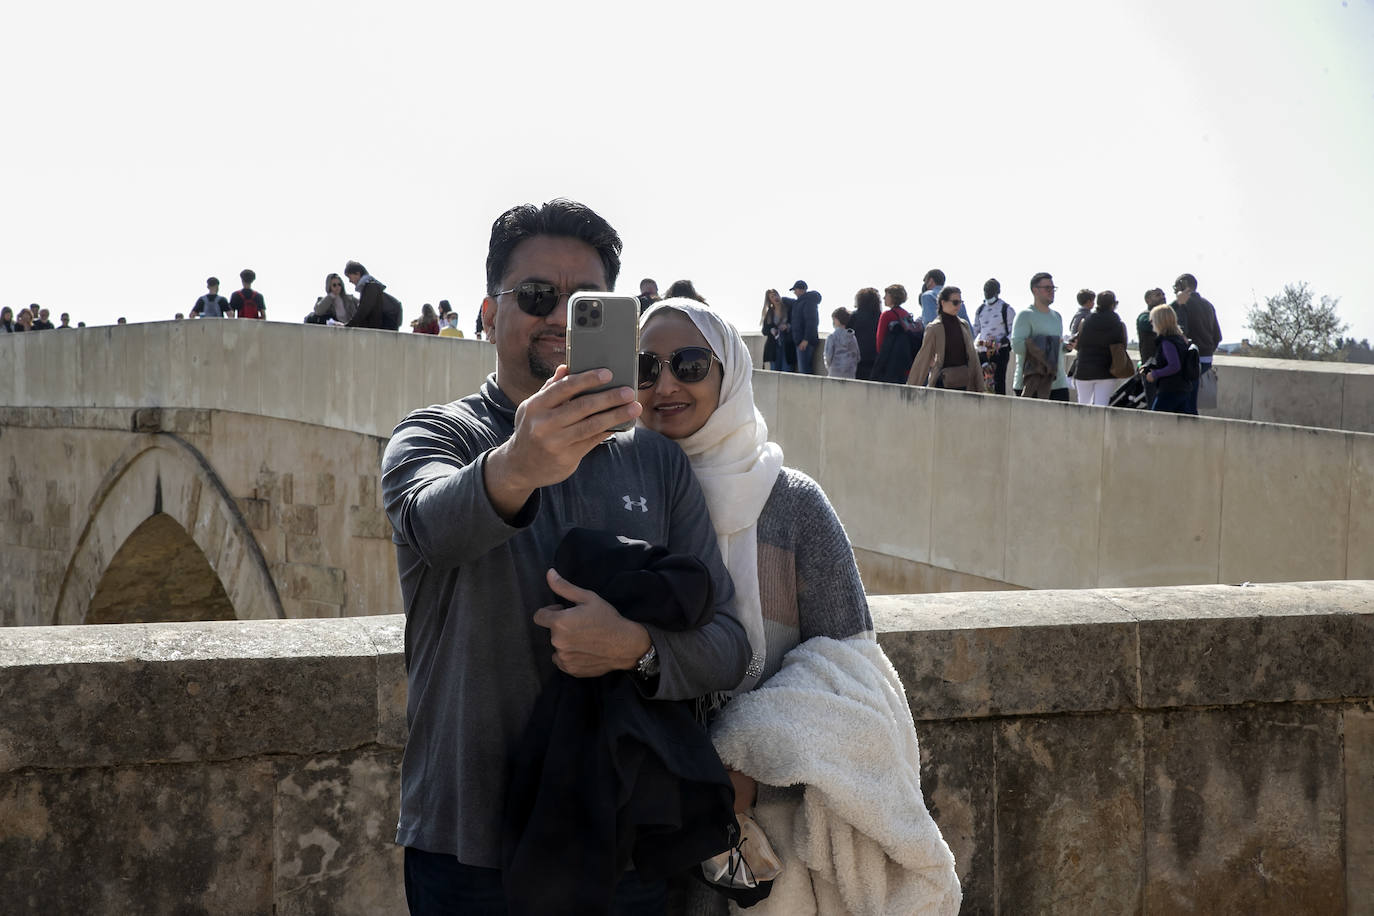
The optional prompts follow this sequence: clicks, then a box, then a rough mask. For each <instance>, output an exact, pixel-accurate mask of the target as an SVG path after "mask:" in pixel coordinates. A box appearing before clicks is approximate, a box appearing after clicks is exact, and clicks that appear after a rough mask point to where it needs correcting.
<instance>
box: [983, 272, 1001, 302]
mask: <svg viewBox="0 0 1374 916" xmlns="http://www.w3.org/2000/svg"><path fill="white" fill-rule="evenodd" d="M1000 295H1002V284H1001V283H998V282H997V278H996V277H992V278H990V279H989V280H988V282H986V283H984V284H983V298H984V299H992V298H995V297H997V296H1000Z"/></svg>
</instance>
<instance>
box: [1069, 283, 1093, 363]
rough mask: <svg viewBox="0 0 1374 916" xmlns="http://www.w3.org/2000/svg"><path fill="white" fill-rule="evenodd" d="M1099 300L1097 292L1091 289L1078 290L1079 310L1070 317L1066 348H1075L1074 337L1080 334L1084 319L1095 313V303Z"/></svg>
mask: <svg viewBox="0 0 1374 916" xmlns="http://www.w3.org/2000/svg"><path fill="white" fill-rule="evenodd" d="M1096 301H1097V293H1095V292H1093V291H1092V290H1090V289H1080V290H1079V291H1078V311H1076V312H1074V313H1073V317H1072V318H1070V319H1069V342H1068V343H1067V344H1066V345H1065V347H1064V349H1065V350H1070V351H1072V350H1073V348H1074V338H1076V337H1077V336H1078V328H1079V327H1080V326H1081V325H1082V324H1083V320H1084V319H1085V318H1087V317H1088V316H1089V315H1091V314H1092V313H1093V303H1095V302H1096Z"/></svg>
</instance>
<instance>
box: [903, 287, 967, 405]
mask: <svg viewBox="0 0 1374 916" xmlns="http://www.w3.org/2000/svg"><path fill="white" fill-rule="evenodd" d="M963 304H964V296H963V293H961V292H959V287H957V286H946V287H945V288H944V289H942V290H940V314H939V316H937V318H936V320H935V321H932V322H931V323H930V324H929V325H928V326H927V327H926V332H925V337H924V338H923V339H922V340H921V352H919V353H917V354H916V361H915V362H914V363H912V364H911V374H910V375H908V376H907V379H906V381H907V384H908V385H930V386H933V387H935V388H952V389H954V390H957V391H983V390H984V388H983V366H982V363H980V362H979V360H978V350H977V348H976V347H974V345H973V332H972V331H970V330H969V327H968V325H967V324H965V323H964V322H963V321H962V320H960V318H959V309H960V307H961V306H963Z"/></svg>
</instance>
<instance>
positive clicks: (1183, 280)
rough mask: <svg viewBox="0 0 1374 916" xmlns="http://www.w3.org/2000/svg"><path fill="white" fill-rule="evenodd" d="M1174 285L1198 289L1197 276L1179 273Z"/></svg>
mask: <svg viewBox="0 0 1374 916" xmlns="http://www.w3.org/2000/svg"><path fill="white" fill-rule="evenodd" d="M1174 286H1184V287H1187V288H1188V289H1191V290H1196V289H1197V277H1195V276H1193V275H1192V274H1179V275H1178V279H1177V280H1175V281H1174Z"/></svg>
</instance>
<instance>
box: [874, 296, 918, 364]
mask: <svg viewBox="0 0 1374 916" xmlns="http://www.w3.org/2000/svg"><path fill="white" fill-rule="evenodd" d="M905 303H906V287H905V286H903V285H902V284H900V283H894V284H892V285H891V286H889V287H888V288H887V289H885V290H883V305H884V306H885V307H886V308H887V311H885V312H883V314H882V316H881V317H879V319H878V330H877V333H876V334H875V335H874V341H873V343H874V346H876V347H877V348H878V351H879V352H882V349H883V338H884V337H886V336H887V329H888V328H889V327H891V326H892V324H893V323H894V322H897V321H900V320H901V319H902V317H903V316H905V317H907V318H910V317H911V313H910V312H908V311H907V310H906V308H905V307H904V306H905ZM913 355H914V354H913Z"/></svg>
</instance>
